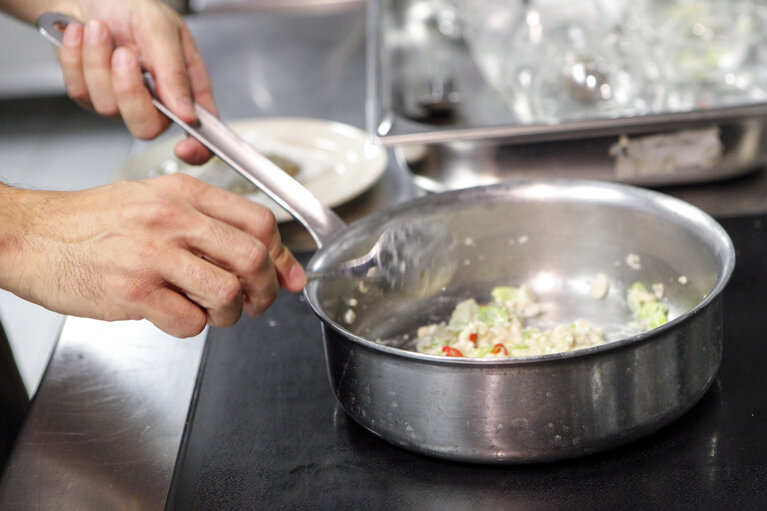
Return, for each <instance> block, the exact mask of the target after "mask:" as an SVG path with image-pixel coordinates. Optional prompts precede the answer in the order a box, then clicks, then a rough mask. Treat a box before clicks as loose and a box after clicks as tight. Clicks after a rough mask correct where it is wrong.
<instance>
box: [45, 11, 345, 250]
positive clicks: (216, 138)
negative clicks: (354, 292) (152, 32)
mask: <svg viewBox="0 0 767 511" xmlns="http://www.w3.org/2000/svg"><path fill="white" fill-rule="evenodd" d="M70 23H79V22H78V21H77V20H76V19H74V18H72V17H70V16H67V15H66V14H60V13H55V12H48V13H45V14H43V15H42V16H40V18H38V20H37V28H38V30H39V31H40V33H41V34H42V35H43V36H44V37H45V38H46V39H48V40H49V41H51V42H52V43H53V44H55V45H56V46H59V47H61V43H62V39H63V37H64V29H65V28H66V27H67V25H69V24H70ZM144 83H145V85H146V87H147V89H149V92H150V93H151V94H152V103H153V104H154V106H155V107H157V109H158V110H159V111H160V112H162V113H163V114H165V115H166V116H167V117H168V118H169V119H170V120H172V121H173V122H175V123H176V124H178V125H179V126H181V128H182V129H183V130H184V131H186V132H187V133H188V134H189V135H191V136H192V137H194V138H196V139H197V140H199V141H200V142H201V143H202V144H204V145H205V146H206V147H207V148H208V149H210V150H211V151H212V152H213V153H214V154H215V155H216V156H218V157H219V158H221V159H222V160H223V161H224V162H226V163H227V164H228V165H229V166H231V167H232V168H233V169H234V170H236V171H237V172H238V173H239V174H240V175H242V176H243V177H244V178H245V179H247V180H248V181H250V182H251V183H252V184H253V185H255V186H257V187H258V188H259V189H261V190H262V191H263V192H264V193H266V194H267V195H268V196H269V197H271V198H272V199H273V200H274V201H275V202H277V203H278V204H279V205H280V206H282V207H283V208H285V209H286V210H287V211H288V212H289V213H290V214H291V215H293V217H294V218H296V220H298V221H299V222H301V223H302V224H303V225H304V227H306V229H307V230H308V231H309V233H310V234H311V235H312V237H313V238H314V241H315V242H316V243H317V247H318V248H322V246H323V244H325V242H326V241H327V240H329V239H330V238H331V237H332V236H333V235H335V234H336V233H337V232H338V231H340V230H341V229H343V228H344V227H346V224H345V223H344V221H343V220H341V218H340V217H339V216H338V215H336V214H335V213H334V212H333V210H331V209H330V208H329V207H327V206H326V205H325V204H323V203H322V202H321V201H320V200H319V199H318V198H317V197H315V196H314V194H312V193H311V192H310V191H309V190H307V189H306V188H305V187H304V186H303V185H302V184H301V183H299V182H298V181H296V180H295V179H293V178H292V177H290V176H289V175H288V174H286V173H285V172H283V170H282V169H280V168H279V167H278V166H277V165H275V164H274V163H273V162H272V161H271V160H269V159H268V158H267V157H266V156H264V155H262V154H260V153H259V152H258V151H256V150H255V149H254V148H253V147H252V146H250V145H249V144H248V143H247V142H246V141H245V140H243V139H242V138H241V137H240V136H239V135H237V133H235V132H234V131H232V129H231V128H229V126H227V125H226V124H225V123H223V122H222V121H221V120H219V119H218V118H217V117H216V116H215V115H213V114H212V113H211V112H210V111H208V110H206V109H205V108H203V107H202V106H200V105H199V104H197V103H195V104H194V111H195V113H196V114H197V122H196V123H194V124H188V123H186V122H185V121H184V120H182V119H181V118H179V117H178V116H177V115H176V114H174V113H173V112H172V111H171V110H170V109H169V108H168V107H167V106H165V104H164V103H163V102H162V101H160V99H159V97H158V96H157V91H156V88H155V84H154V79H153V77H152V75H151V74H149V73H148V72H144Z"/></svg>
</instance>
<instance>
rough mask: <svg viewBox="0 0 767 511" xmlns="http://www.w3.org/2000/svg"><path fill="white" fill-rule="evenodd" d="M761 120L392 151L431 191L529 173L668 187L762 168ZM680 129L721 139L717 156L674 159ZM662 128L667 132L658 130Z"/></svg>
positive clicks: (765, 138)
mask: <svg viewBox="0 0 767 511" xmlns="http://www.w3.org/2000/svg"><path fill="white" fill-rule="evenodd" d="M765 128H767V125H766V124H765V121H764V120H762V119H756V118H754V119H739V120H732V121H729V122H727V121H725V122H721V123H720V124H718V125H715V126H714V125H712V126H709V127H707V128H704V129H702V130H700V131H697V132H696V131H681V132H669V133H667V134H665V135H659V134H658V133H652V134H649V135H638V136H636V137H633V138H630V137H621V136H618V135H616V136H610V137H595V138H588V139H584V140H571V141H549V142H537V143H530V144H518V143H508V141H507V143H504V141H503V140H476V141H459V142H447V143H443V144H415V145H406V146H400V147H397V148H396V149H395V154H396V157H397V159H398V160H399V163H400V165H402V166H403V167H405V168H407V169H409V171H410V172H411V173H412V175H413V178H414V179H415V181H416V183H418V185H419V186H421V187H422V188H424V189H425V190H428V191H429V192H433V193H438V192H444V191H447V190H455V189H459V188H468V187H471V186H479V185H487V184H493V183H498V182H502V181H506V180H509V179H519V178H524V177H529V176H535V177H536V178H539V179H544V178H570V179H599V180H605V181H615V182H621V183H627V184H633V185H638V186H653V187H661V186H663V187H667V186H674V185H682V184H689V183H698V184H700V183H707V182H717V181H723V180H727V179H731V178H734V177H739V176H742V175H745V174H748V173H750V172H754V171H755V170H757V169H760V168H761V167H763V166H764V164H765V163H766V162H767V129H765ZM680 134H681V135H684V134H690V135H691V136H693V137H700V138H703V137H704V136H705V135H706V134H711V135H713V136H715V137H716V139H717V140H718V143H719V144H720V145H719V147H720V149H719V151H718V152H717V154H716V156H715V157H714V159H713V160H708V161H706V162H705V164H703V161H702V160H703V158H700V159H698V160H697V161H696V162H695V163H693V164H692V165H689V164H687V163H689V161H688V162H685V161H684V159H683V158H678V159H675V154H672V153H669V154H668V155H663V154H662V153H663V152H664V151H669V149H668V148H669V147H674V145H675V142H674V139H675V138H676V137H679V136H680ZM661 136H664V137H666V139H665V140H664V139H662V138H658V137H661ZM651 137H653V138H654V141H651V140H650V138H651ZM647 141H650V143H651V144H652V146H653V147H648V148H647V149H648V150H647V151H646V152H645V153H644V154H643V155H641V156H640V157H625V156H623V155H621V154H617V151H618V150H619V148H620V147H621V146H622V145H626V146H627V145H629V144H632V143H637V144H642V143H643V142H644V143H647ZM665 142H668V144H665ZM654 149H657V150H654ZM699 149H702V147H701V148H699ZM685 150H689V146H688V147H687V148H686V149H685V148H681V147H679V148H678V149H675V151H677V152H676V155H677V156H678V155H679V154H681V153H683V152H684V151H685ZM692 158H693V159H697V158H699V156H697V155H696V156H692ZM704 165H705V167H704ZM633 168H639V169H641V170H636V171H635V170H633Z"/></svg>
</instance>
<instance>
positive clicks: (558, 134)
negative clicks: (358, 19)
mask: <svg viewBox="0 0 767 511" xmlns="http://www.w3.org/2000/svg"><path fill="white" fill-rule="evenodd" d="M447 8H449V7H447V4H444V5H443V4H441V3H436V2H429V1H425V0H375V1H371V2H370V5H369V9H368V11H369V12H368V27H369V29H368V62H367V75H368V83H367V86H368V95H367V102H368V104H367V109H368V119H367V130H368V132H369V133H370V135H371V136H372V137H374V138H375V140H376V141H377V142H378V143H380V144H382V145H393V146H400V145H413V144H420V145H423V146H424V147H423V149H421V151H422V152H425V153H426V156H425V160H423V161H418V162H417V163H415V164H414V165H412V166H411V168H412V170H413V173H414V175H415V177H416V179H417V180H418V182H419V184H420V185H421V186H423V187H424V188H425V189H426V190H429V191H444V190H453V189H456V188H465V187H468V186H479V185H485V184H490V183H493V182H497V181H499V180H505V179H514V178H516V177H519V176H520V175H522V174H526V173H529V172H536V173H537V177H541V178H547V177H567V178H574V179H608V180H611V181H619V182H624V183H629V184H637V185H642V186H666V185H669V184H689V183H700V182H707V181H714V180H720V179H724V178H729V177H735V176H739V175H742V174H743V173H745V172H748V171H751V170H753V169H755V168H757V167H759V166H761V165H763V164H764V163H765V161H767V149H765V147H767V145H766V144H764V143H756V144H755V143H754V141H755V140H762V139H763V138H764V132H765V123H766V122H767V121H765V116H766V115H767V104H765V103H763V102H753V101H745V100H744V102H745V104H734V105H732V106H728V107H719V108H708V109H697V110H680V111H659V112H654V113H651V114H646V115H625V116H620V115H616V116H612V117H609V116H608V117H600V116H596V115H595V116H594V117H588V116H587V117H585V118H582V119H580V118H578V119H573V120H569V121H562V122H551V121H546V122H534V121H529V120H527V121H522V120H520V119H518V118H516V116H515V115H514V114H513V113H512V111H511V110H510V109H509V107H508V105H507V102H505V101H504V100H503V99H502V97H501V95H500V94H499V93H498V92H497V91H496V90H495V88H494V87H493V86H491V85H490V84H489V83H487V81H486V80H485V78H484V77H483V74H482V73H481V72H480V70H479V68H478V66H477V65H476V63H475V62H474V61H473V58H472V57H471V56H470V52H469V51H468V49H467V47H466V43H465V42H464V41H463V39H462V38H461V36H460V30H458V32H459V34H458V35H456V36H454V37H448V36H446V35H445V34H444V33H442V32H441V31H440V28H439V27H440V26H441V24H440V19H441V18H440V16H442V14H441V11H440V9H447ZM458 25H460V22H458ZM710 129H715V130H718V133H717V135H714V136H718V141H716V144H717V145H719V146H720V147H715V148H713V151H714V154H713V156H711V155H710V153H709V154H708V155H707V152H708V151H710V150H711V149H712V148H710V147H708V148H707V147H705V144H704V143H703V142H702V141H703V140H704V138H705V136H703V135H699V134H696V135H692V136H691V137H689V138H688V139H687V140H686V141H683V140H679V139H678V138H679V137H678V136H675V135H676V134H678V133H684V132H689V131H693V132H702V131H706V130H710ZM653 135H655V136H657V135H662V136H664V137H665V139H666V140H665V141H664V142H663V143H662V144H659V145H660V146H662V147H656V148H653V149H651V150H650V151H647V152H649V154H650V155H649V159H650V160H651V161H649V162H647V161H642V160H643V159H644V160H647V159H648V157H644V158H641V157H640V158H636V157H633V156H629V157H626V155H625V154H623V153H625V152H626V151H627V147H626V144H624V141H625V140H626V139H627V138H629V139H631V140H632V142H633V143H634V146H636V140H637V139H639V138H646V137H648V136H653ZM690 139H692V140H697V142H693V144H690ZM472 141H478V142H475V143H472ZM696 144H698V145H700V147H691V145H692V146H694V145H696ZM669 146H672V147H674V150H673V151H669V154H668V155H667V156H665V157H663V158H658V153H662V152H663V151H665V150H668V149H667V148H668V147H669ZM410 152H412V151H410ZM488 152H490V153H491V157H490V158H488V157H487V156H488V155H487V154H486V153H488ZM552 153H556V154H558V155H564V154H566V155H568V159H566V160H561V161H553V162H552V161H551V159H550V155H551V154H552ZM616 153H617V155H616ZM573 154H574V155H575V157H574V158H570V156H572V155H573ZM680 154H687V155H691V154H693V155H694V156H692V158H691V159H688V160H686V161H684V160H685V159H684V158H680V157H679V155H680ZM470 157H476V159H475V160H474V161H471V160H470ZM654 158H657V161H655V160H654ZM571 159H574V160H575V165H571V164H570V160H571ZM632 166H645V167H647V168H650V169H651V171H650V172H642V173H640V174H639V175H633V174H632V172H631V171H630V167H632ZM627 167H628V168H629V172H628V174H627V173H626V171H625V169H626V168H627ZM667 167H668V168H667ZM552 171H554V172H555V174H553V173H552Z"/></svg>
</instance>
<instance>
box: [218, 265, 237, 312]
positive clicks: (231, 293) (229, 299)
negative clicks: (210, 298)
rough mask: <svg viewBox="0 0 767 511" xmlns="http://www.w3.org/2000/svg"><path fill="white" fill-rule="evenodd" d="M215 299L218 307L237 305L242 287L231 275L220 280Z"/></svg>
mask: <svg viewBox="0 0 767 511" xmlns="http://www.w3.org/2000/svg"><path fill="white" fill-rule="evenodd" d="M217 291H218V293H217V297H216V299H217V300H218V303H219V305H221V306H228V305H231V304H234V303H237V302H238V301H239V300H240V298H241V297H242V286H241V285H240V280H239V279H238V278H237V276H236V275H233V274H231V273H229V274H227V276H226V277H225V278H223V279H221V282H220V283H219V285H218V289H217Z"/></svg>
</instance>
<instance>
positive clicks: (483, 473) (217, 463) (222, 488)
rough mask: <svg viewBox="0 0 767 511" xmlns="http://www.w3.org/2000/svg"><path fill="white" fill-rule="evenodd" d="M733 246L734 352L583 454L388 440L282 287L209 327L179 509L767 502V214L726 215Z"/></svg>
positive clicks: (180, 476) (729, 505)
mask: <svg viewBox="0 0 767 511" xmlns="http://www.w3.org/2000/svg"><path fill="white" fill-rule="evenodd" d="M723 225H724V226H725V228H726V229H727V230H728V232H729V233H730V235H731V237H732V239H733V242H734V244H735V247H736V252H737V258H738V260H737V267H736V270H735V273H734V275H733V278H732V280H731V281H730V284H729V285H728V287H727V289H726V291H725V294H724V307H725V313H724V317H725V324H724V356H723V362H722V366H721V369H720V371H719V374H718V377H717V378H716V380H715V382H714V384H713V386H712V388H711V389H710V390H709V391H708V392H707V393H706V395H705V396H704V397H703V399H702V400H701V401H700V402H699V403H698V404H697V405H696V406H694V407H693V409H692V410H690V411H689V412H688V413H686V414H685V415H684V416H683V417H682V418H681V419H679V420H677V421H676V422H674V423H672V424H671V425H669V426H667V427H665V428H664V429H662V430H660V431H659V432H657V433H655V434H652V435H650V436H648V437H646V438H644V439H641V440H638V441H636V442H634V443H631V444H629V445H626V446H623V447H619V448H616V449H613V450H610V451H606V452H603V453H600V454H597V455H593V456H589V457H586V458H581V459H575V460H571V461H565V462H555V463H549V464H535V465H518V466H487V465H471V464H463V463H456V462H450V461H443V460H437V459H432V458H429V457H425V456H422V455H419V454H414V453H411V452H409V451H405V450H403V449H401V448H399V447H396V446H393V445H390V444H389V443H387V442H386V441H384V440H381V439H379V438H377V437H375V436H373V435H372V434H370V433H368V432H367V431H365V430H363V429H362V428H361V427H359V426H357V425H356V423H354V422H352V421H351V419H349V418H348V417H347V416H346V414H345V413H344V412H343V410H341V409H340V406H339V405H338V404H337V403H336V401H335V398H334V396H333V394H332V391H331V388H330V385H329V382H328V377H327V373H326V367H325V361H324V354H323V348H322V336H321V329H320V323H319V321H318V320H317V319H316V318H315V317H314V316H313V314H312V313H311V311H310V309H309V307H308V305H307V304H306V303H304V300H303V297H302V296H295V295H290V294H283V295H282V296H281V297H280V298H279V301H278V303H277V304H276V306H275V307H273V308H272V309H270V310H269V311H268V312H267V313H266V315H265V316H264V317H262V318H259V319H244V320H242V321H240V323H238V324H237V325H236V326H235V327H234V328H231V329H212V331H211V332H210V335H209V337H208V343H207V345H206V351H205V354H204V357H203V363H202V373H201V374H202V377H201V379H200V381H199V386H198V389H197V394H196V395H197V398H196V400H195V402H194V405H193V415H192V417H191V424H190V426H189V428H188V430H187V431H186V433H185V437H184V449H183V450H182V453H183V454H182V456H181V457H180V459H179V461H178V464H177V466H176V470H175V474H174V482H173V486H172V490H171V495H170V500H169V506H168V508H169V509H173V510H193V509H253V508H262V509H317V510H322V509H387V510H389V509H439V510H445V509H487V508H490V509H512V508H513V509H536V510H540V509H637V510H640V509H641V510H645V509H693V508H694V509H699V510H704V509H712V510H714V509H758V508H761V509H764V508H765V507H767V444H766V443H765V442H764V435H765V427H764V424H763V422H764V418H765V417H767V399H765V398H764V389H765V388H767V372H765V371H764V370H763V369H762V364H761V360H763V359H764V358H765V357H767V343H764V341H765V339H764V337H765V332H767V315H765V314H764V313H763V312H762V309H763V301H762V296H763V294H764V293H763V290H764V289H765V287H767V267H765V265H764V264H763V261H764V260H765V258H767V236H765V234H767V232H766V231H767V215H756V216H741V217H733V218H729V219H726V220H724V221H723Z"/></svg>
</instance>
